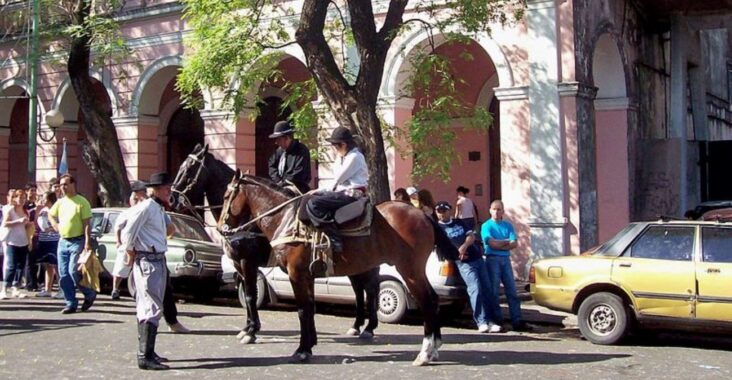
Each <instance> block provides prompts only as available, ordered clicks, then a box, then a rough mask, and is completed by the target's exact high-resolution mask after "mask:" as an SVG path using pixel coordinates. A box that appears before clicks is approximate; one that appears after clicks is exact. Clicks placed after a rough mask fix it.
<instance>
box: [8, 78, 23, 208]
mask: <svg viewBox="0 0 732 380" xmlns="http://www.w3.org/2000/svg"><path fill="white" fill-rule="evenodd" d="M17 90H19V92H18V91H12V92H13V93H17V95H14V96H18V97H19V98H17V99H15V104H13V106H12V108H11V111H10V120H9V121H10V123H9V125H8V128H10V136H9V137H8V166H7V170H8V189H19V188H23V187H25V185H26V184H27V183H28V182H29V178H28V121H29V120H28V103H29V99H28V98H24V97H23V96H26V93H25V91H23V90H22V89H20V88H17ZM2 195H3V196H4V194H2ZM4 201H5V198H4V197H3V202H4Z"/></svg>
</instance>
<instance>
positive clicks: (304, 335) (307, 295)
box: [288, 265, 318, 363]
mask: <svg viewBox="0 0 732 380" xmlns="http://www.w3.org/2000/svg"><path fill="white" fill-rule="evenodd" d="M288 272H289V273H290V283H291V284H292V289H293V291H294V292H295V301H296V302H297V316H298V318H299V319H300V345H299V346H298V347H297V350H296V351H295V353H294V354H292V356H291V357H290V363H305V362H307V361H309V360H310V357H311V356H313V346H315V345H316V344H318V336H317V332H316V330H315V283H314V279H313V277H312V275H310V270H309V269H308V267H307V265H305V266H303V267H302V268H294V267H288Z"/></svg>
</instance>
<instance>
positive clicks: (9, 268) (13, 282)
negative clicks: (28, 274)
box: [3, 244, 28, 288]
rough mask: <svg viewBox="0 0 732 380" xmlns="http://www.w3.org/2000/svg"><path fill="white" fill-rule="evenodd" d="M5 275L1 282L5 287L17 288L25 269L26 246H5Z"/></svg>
mask: <svg viewBox="0 0 732 380" xmlns="http://www.w3.org/2000/svg"><path fill="white" fill-rule="evenodd" d="M5 248H6V249H5V274H3V279H4V280H3V281H4V282H5V287H6V288H8V287H10V286H16V287H17V286H18V285H19V284H20V279H21V277H22V275H23V268H25V258H26V256H28V246H27V245H26V246H23V247H16V246H14V245H10V244H6V245H5Z"/></svg>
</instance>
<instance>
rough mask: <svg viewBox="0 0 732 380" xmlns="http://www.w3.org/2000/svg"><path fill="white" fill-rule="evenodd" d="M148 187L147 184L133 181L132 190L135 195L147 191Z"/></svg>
mask: <svg viewBox="0 0 732 380" xmlns="http://www.w3.org/2000/svg"><path fill="white" fill-rule="evenodd" d="M146 187H147V186H146V185H145V182H142V181H132V183H130V190H132V192H133V193H136V192H138V191H145V188H146Z"/></svg>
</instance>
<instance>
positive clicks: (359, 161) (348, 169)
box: [325, 148, 369, 191]
mask: <svg viewBox="0 0 732 380" xmlns="http://www.w3.org/2000/svg"><path fill="white" fill-rule="evenodd" d="M333 174H334V175H335V178H334V183H333V186H332V187H331V188H330V189H325V190H334V191H345V190H348V189H358V188H365V187H368V184H369V170H368V167H367V166H366V158H364V156H363V154H362V153H361V152H359V151H358V148H353V149H351V150H350V151H349V152H348V153H346V155H345V156H344V157H336V159H335V162H334V163H333Z"/></svg>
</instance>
